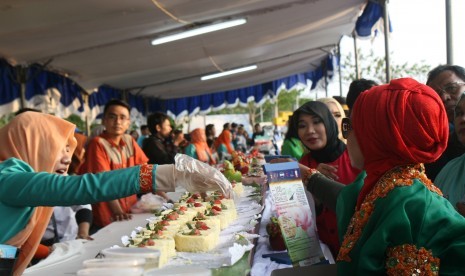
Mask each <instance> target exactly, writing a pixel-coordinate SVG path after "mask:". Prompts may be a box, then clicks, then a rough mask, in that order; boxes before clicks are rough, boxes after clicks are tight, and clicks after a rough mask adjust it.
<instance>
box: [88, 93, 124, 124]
mask: <svg viewBox="0 0 465 276" xmlns="http://www.w3.org/2000/svg"><path fill="white" fill-rule="evenodd" d="M121 98H122V92H121V91H120V90H118V89H115V88H113V87H110V86H107V85H101V86H100V87H99V88H98V90H97V92H94V93H92V94H90V95H89V108H90V110H91V113H92V118H93V119H94V118H97V119H98V118H101V117H102V115H103V108H104V107H105V104H106V103H107V102H108V101H109V100H112V99H121Z"/></svg>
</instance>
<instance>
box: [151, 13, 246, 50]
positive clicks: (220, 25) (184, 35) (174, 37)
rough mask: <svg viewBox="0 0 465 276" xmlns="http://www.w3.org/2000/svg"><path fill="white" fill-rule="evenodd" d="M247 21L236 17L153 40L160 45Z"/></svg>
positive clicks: (154, 43)
mask: <svg viewBox="0 0 465 276" xmlns="http://www.w3.org/2000/svg"><path fill="white" fill-rule="evenodd" d="M245 23H247V20H246V19H244V18H241V19H234V20H230V21H222V22H217V23H213V24H210V25H207V26H203V27H199V28H195V29H190V30H188V31H185V32H182V33H177V34H172V35H168V36H163V37H159V38H156V39H154V40H152V45H159V44H163V43H167V42H171V41H175V40H179V39H183V38H187V37H192V36H196V35H201V34H206V33H210V32H214V31H218V30H222V29H227V28H231V27H235V26H239V25H242V24H245Z"/></svg>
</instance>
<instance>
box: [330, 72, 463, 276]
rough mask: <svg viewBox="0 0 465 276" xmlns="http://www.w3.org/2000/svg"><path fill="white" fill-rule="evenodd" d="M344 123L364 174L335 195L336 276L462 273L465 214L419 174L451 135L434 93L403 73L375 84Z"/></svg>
mask: <svg viewBox="0 0 465 276" xmlns="http://www.w3.org/2000/svg"><path fill="white" fill-rule="evenodd" d="M352 127H353V130H352ZM342 128H343V131H344V132H345V133H344V134H346V135H345V136H346V137H347V147H348V150H349V156H350V159H351V162H352V164H353V165H354V166H356V167H358V168H360V169H364V170H366V173H367V177H366V178H365V180H363V179H359V181H356V182H354V183H353V184H351V185H349V186H347V187H344V188H343V189H342V191H341V193H340V194H339V197H338V199H337V217H338V229H339V230H340V237H341V240H342V245H341V249H340V251H339V255H338V258H337V260H338V274H339V275H438V274H441V275H443V274H444V275H451V274H454V275H465V266H464V265H463V262H464V261H465V219H464V218H463V217H462V216H461V215H459V214H458V213H457V212H456V211H455V209H454V207H453V206H452V205H451V204H450V203H449V202H448V201H447V200H446V199H445V198H443V197H442V193H441V191H440V190H439V189H438V188H436V186H434V184H433V183H432V182H431V181H430V180H429V179H428V178H427V176H426V175H425V173H424V167H423V163H425V162H432V161H434V160H436V159H437V158H438V157H439V156H440V155H441V153H442V152H443V151H444V149H445V148H446V144H447V139H448V122H447V114H446V111H445V110H444V106H443V104H442V102H441V99H440V98H439V96H438V95H437V94H436V93H435V92H434V90H432V89H431V88H430V87H428V86H426V85H423V84H420V83H418V82H416V81H415V80H413V79H408V78H405V79H398V80H393V81H391V83H389V84H386V85H381V86H377V87H373V88H371V89H370V90H368V91H366V92H363V93H362V94H360V96H359V98H358V99H357V101H356V102H355V105H354V108H353V112H352V117H351V119H350V120H348V119H346V120H344V121H343V127H342ZM362 185H363V186H362Z"/></svg>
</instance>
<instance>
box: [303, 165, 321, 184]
mask: <svg viewBox="0 0 465 276" xmlns="http://www.w3.org/2000/svg"><path fill="white" fill-rule="evenodd" d="M317 173H320V171H318V170H317V169H313V168H308V170H305V171H303V173H302V181H303V182H307V181H308V180H309V179H310V178H311V177H312V176H313V175H315V174H317Z"/></svg>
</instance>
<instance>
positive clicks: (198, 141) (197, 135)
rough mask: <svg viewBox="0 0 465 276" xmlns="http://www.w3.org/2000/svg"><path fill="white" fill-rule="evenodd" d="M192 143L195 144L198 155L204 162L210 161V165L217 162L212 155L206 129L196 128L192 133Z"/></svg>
mask: <svg viewBox="0 0 465 276" xmlns="http://www.w3.org/2000/svg"><path fill="white" fill-rule="evenodd" d="M190 136H191V143H192V144H193V145H194V146H195V151H196V153H197V157H198V158H199V160H200V161H202V162H208V163H209V164H210V165H212V164H216V161H215V159H214V158H213V157H212V152H211V150H210V147H209V146H208V144H207V136H206V135H205V131H204V130H203V129H201V128H196V129H194V130H193V131H192V132H191V133H190Z"/></svg>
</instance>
